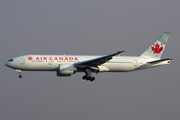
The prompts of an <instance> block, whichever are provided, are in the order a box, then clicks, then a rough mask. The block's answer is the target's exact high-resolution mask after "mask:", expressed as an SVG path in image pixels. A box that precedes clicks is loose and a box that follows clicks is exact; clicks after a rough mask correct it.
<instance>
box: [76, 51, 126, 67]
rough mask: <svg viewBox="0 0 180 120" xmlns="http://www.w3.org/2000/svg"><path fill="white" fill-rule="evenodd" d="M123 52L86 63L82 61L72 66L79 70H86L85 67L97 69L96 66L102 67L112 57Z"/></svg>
mask: <svg viewBox="0 0 180 120" xmlns="http://www.w3.org/2000/svg"><path fill="white" fill-rule="evenodd" d="M122 52H125V51H118V52H116V53H113V54H109V55H105V56H102V57H98V58H95V59H90V60H86V61H82V62H78V63H76V64H74V65H75V66H76V67H79V68H86V67H97V66H98V65H102V64H104V63H106V62H107V61H109V60H111V59H112V58H113V57H114V56H116V55H118V54H120V53H122Z"/></svg>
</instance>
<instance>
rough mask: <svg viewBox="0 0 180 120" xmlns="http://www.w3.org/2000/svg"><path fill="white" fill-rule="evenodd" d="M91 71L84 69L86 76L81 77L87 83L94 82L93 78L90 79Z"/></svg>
mask: <svg viewBox="0 0 180 120" xmlns="http://www.w3.org/2000/svg"><path fill="white" fill-rule="evenodd" d="M91 72H92V71H91V69H89V68H86V69H85V73H86V75H84V76H83V77H82V79H83V80H87V81H91V82H92V81H94V80H95V77H92V76H91Z"/></svg>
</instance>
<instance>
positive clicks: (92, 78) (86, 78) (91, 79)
mask: <svg viewBox="0 0 180 120" xmlns="http://www.w3.org/2000/svg"><path fill="white" fill-rule="evenodd" d="M82 79H83V80H87V81H88V80H89V81H91V82H92V81H94V80H95V77H91V76H89V75H84V76H83V77H82Z"/></svg>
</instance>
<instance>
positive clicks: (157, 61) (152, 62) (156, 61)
mask: <svg viewBox="0 0 180 120" xmlns="http://www.w3.org/2000/svg"><path fill="white" fill-rule="evenodd" d="M172 59H173V58H165V59H161V60H155V61H151V62H148V63H150V64H154V63H159V62H163V61H166V60H172Z"/></svg>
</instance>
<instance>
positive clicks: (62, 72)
mask: <svg viewBox="0 0 180 120" xmlns="http://www.w3.org/2000/svg"><path fill="white" fill-rule="evenodd" d="M76 71H77V69H76V68H75V67H74V65H70V64H66V63H65V64H59V69H58V71H57V76H71V75H72V74H74V73H75V72H76Z"/></svg>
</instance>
